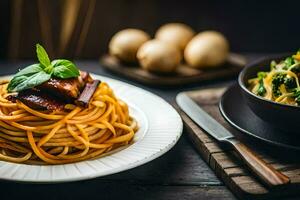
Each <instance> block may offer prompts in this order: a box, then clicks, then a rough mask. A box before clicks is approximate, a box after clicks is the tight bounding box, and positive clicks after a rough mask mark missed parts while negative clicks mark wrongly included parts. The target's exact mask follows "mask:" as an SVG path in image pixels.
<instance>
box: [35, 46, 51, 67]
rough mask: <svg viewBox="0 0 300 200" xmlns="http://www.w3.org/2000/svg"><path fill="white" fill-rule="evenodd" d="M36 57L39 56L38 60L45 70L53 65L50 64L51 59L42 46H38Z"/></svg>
mask: <svg viewBox="0 0 300 200" xmlns="http://www.w3.org/2000/svg"><path fill="white" fill-rule="evenodd" d="M36 55H37V57H38V60H39V61H40V63H41V65H42V67H43V68H45V67H48V66H49V65H51V62H50V59H49V57H48V54H47V52H46V50H45V49H44V47H42V46H41V45H40V44H36Z"/></svg>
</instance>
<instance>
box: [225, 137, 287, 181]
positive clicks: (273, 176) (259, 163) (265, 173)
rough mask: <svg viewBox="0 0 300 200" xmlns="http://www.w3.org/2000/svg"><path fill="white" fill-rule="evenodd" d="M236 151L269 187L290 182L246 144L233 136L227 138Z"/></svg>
mask: <svg viewBox="0 0 300 200" xmlns="http://www.w3.org/2000/svg"><path fill="white" fill-rule="evenodd" d="M227 141H228V142H230V143H231V144H232V145H233V146H234V148H235V149H236V151H237V152H238V153H239V154H240V156H241V157H242V159H243V160H244V162H245V163H246V164H247V165H248V167H249V168H250V169H251V170H252V171H253V172H254V173H255V175H257V176H258V178H260V180H261V181H263V183H265V184H266V185H267V186H269V187H274V186H279V185H285V184H288V183H289V182H290V179H289V178H288V177H287V176H286V175H284V174H282V173H281V172H279V171H277V170H276V169H275V168H274V167H272V166H271V165H268V164H267V163H266V162H265V161H263V160H262V159H260V158H259V157H258V156H257V155H256V154H255V153H254V152H253V151H251V150H250V149H249V148H248V147H247V146H246V145H244V144H243V143H241V142H240V141H239V140H237V139H234V138H229V139H227Z"/></svg>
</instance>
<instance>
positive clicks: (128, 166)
mask: <svg viewBox="0 0 300 200" xmlns="http://www.w3.org/2000/svg"><path fill="white" fill-rule="evenodd" d="M90 74H91V76H94V77H98V78H103V79H105V82H108V84H110V83H109V81H112V82H114V83H113V84H115V83H116V84H122V85H124V86H126V87H130V88H134V89H135V90H139V91H140V92H143V93H147V94H148V95H150V96H152V97H153V98H155V99H157V100H159V101H161V102H163V105H164V106H166V107H168V109H169V110H170V111H172V112H173V113H172V115H173V114H174V116H173V117H174V120H176V121H177V123H178V124H177V126H178V131H176V132H174V133H172V134H173V135H172V137H170V139H169V142H168V143H167V144H164V145H161V147H160V148H159V150H156V151H155V152H153V153H151V155H149V156H146V155H145V156H144V157H143V158H142V159H139V160H135V161H134V162H131V163H126V164H124V165H123V166H121V167H115V168H113V169H111V170H108V171H106V172H104V173H103V171H101V170H100V171H97V172H96V173H92V174H81V176H79V177H78V176H69V177H67V178H62V179H59V178H55V179H53V177H50V178H48V179H47V178H46V179H38V180H33V179H32V178H31V179H28V178H26V179H25V175H26V172H24V176H23V177H22V178H15V177H11V176H10V177H3V175H1V173H0V180H1V181H2V180H3V181H12V182H20V183H21V182H22V183H34V184H38V183H42V184H43V183H47V184H55V183H63V182H74V181H81V180H89V179H95V178H99V177H103V176H107V175H112V174H116V173H119V172H123V171H127V170H130V169H133V168H135V167H138V166H141V165H144V164H146V163H149V162H151V161H152V160H154V159H156V158H158V157H160V156H162V155H164V154H165V153H166V152H168V151H169V150H170V149H171V148H172V147H174V146H175V144H176V143H177V142H178V140H179V139H180V137H181V135H182V132H183V122H182V119H181V116H180V115H179V113H178V112H177V110H176V109H175V108H174V106H172V105H171V104H170V103H169V102H167V101H166V100H164V99H163V98H161V97H160V96H158V95H156V94H154V93H152V92H150V91H147V90H146V89H143V88H140V87H137V86H135V85H132V84H129V83H126V82H123V81H121V80H118V79H114V78H111V77H109V76H105V75H104V76H103V75H98V74H95V73H90ZM11 76H12V75H2V76H0V79H5V78H10V77H11ZM130 103H131V102H128V104H130ZM134 106H135V107H137V108H138V109H140V110H142V109H141V108H140V107H139V106H137V105H135V104H134ZM142 114H143V115H145V116H146V117H147V115H146V113H145V112H143V113H142ZM148 123H149V122H148ZM148 126H149V127H151V124H150V123H149V124H148ZM149 127H148V129H149ZM145 135H147V133H145ZM143 139H144V138H142V140H143ZM142 140H141V141H137V143H136V145H140V144H138V143H139V142H142ZM129 147H130V146H129ZM124 150H125V149H122V150H121V151H119V152H122V151H124ZM111 155H114V154H111ZM109 156H110V155H109ZM109 156H107V157H109ZM103 158H105V157H103ZM97 159H101V158H97ZM97 159H95V160H97ZM90 161H93V159H91V160H85V161H81V162H76V163H70V164H62V165H32V167H35V166H39V168H41V167H43V166H46V167H50V168H49V169H51V170H52V169H54V167H55V166H66V165H75V164H78V163H85V162H90ZM0 162H2V163H4V164H2V165H0V169H1V168H2V167H3V166H5V163H8V164H9V165H16V166H15V167H17V169H16V171H18V168H19V167H21V166H28V167H29V168H30V165H27V164H20V163H11V162H6V161H0ZM0 164H1V163H0ZM6 166H7V164H6ZM28 170H29V169H28Z"/></svg>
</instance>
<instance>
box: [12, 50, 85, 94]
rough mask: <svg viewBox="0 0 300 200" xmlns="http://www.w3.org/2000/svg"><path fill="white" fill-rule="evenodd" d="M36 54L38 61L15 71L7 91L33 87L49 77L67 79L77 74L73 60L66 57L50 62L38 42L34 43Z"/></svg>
mask: <svg viewBox="0 0 300 200" xmlns="http://www.w3.org/2000/svg"><path fill="white" fill-rule="evenodd" d="M36 54H37V58H38V60H39V63H38V64H33V65H30V66H28V67H26V68H24V69H22V70H20V71H19V72H18V73H16V74H15V75H14V77H13V78H12V80H11V81H10V82H9V84H8V87H7V90H8V92H19V91H22V90H25V89H29V88H33V87H35V86H38V85H40V84H42V83H44V82H46V81H48V80H49V79H50V78H51V77H55V78H61V79H67V78H74V77H78V76H79V70H78V68H77V67H76V66H75V64H74V63H73V62H71V61H69V60H66V59H57V60H53V61H52V62H51V61H50V59H49V56H48V54H47V52H46V50H45V49H44V48H43V47H42V46H41V45H40V44H36Z"/></svg>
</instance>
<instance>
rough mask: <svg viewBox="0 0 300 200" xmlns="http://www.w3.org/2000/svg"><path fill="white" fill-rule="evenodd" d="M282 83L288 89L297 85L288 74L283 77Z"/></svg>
mask: <svg viewBox="0 0 300 200" xmlns="http://www.w3.org/2000/svg"><path fill="white" fill-rule="evenodd" d="M284 85H285V87H286V88H287V89H288V90H291V89H293V88H295V87H296V86H297V84H296V80H295V78H293V77H288V76H286V77H285V78H284Z"/></svg>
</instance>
